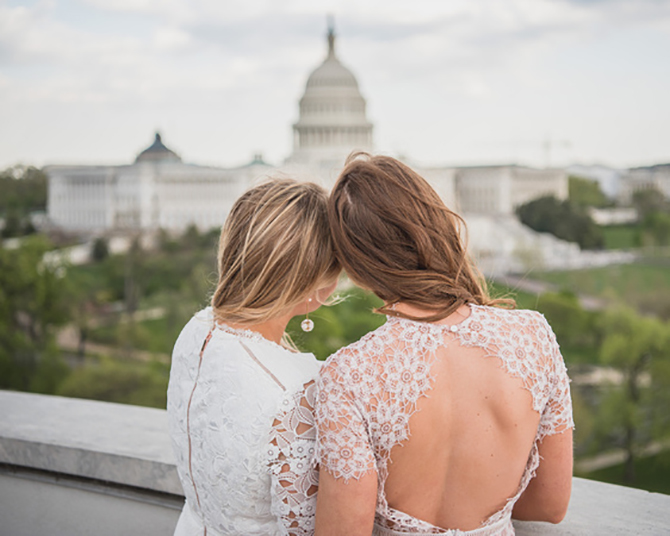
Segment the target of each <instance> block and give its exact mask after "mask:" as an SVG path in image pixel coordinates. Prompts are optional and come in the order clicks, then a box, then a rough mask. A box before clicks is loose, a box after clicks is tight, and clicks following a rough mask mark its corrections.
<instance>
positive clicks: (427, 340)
mask: <svg viewBox="0 0 670 536" xmlns="http://www.w3.org/2000/svg"><path fill="white" fill-rule="evenodd" d="M469 308H470V315H469V316H468V317H467V318H466V319H465V320H464V321H462V322H461V323H459V324H455V325H451V326H449V325H443V324H431V323H425V322H415V321H411V320H405V319H401V318H395V317H390V318H389V319H388V321H387V322H386V324H384V325H383V326H381V327H380V328H379V329H377V330H376V331H373V332H371V333H369V334H368V335H366V336H365V337H363V338H362V339H361V340H360V341H358V342H356V343H354V344H352V345H350V346H348V347H346V348H343V349H342V350H340V351H339V352H337V353H336V354H334V355H332V356H331V357H330V358H329V359H328V361H327V364H326V365H325V366H324V367H323V368H322V370H321V373H320V377H319V380H318V382H317V401H316V404H317V406H316V411H315V418H316V424H317V430H318V431H317V435H318V439H317V458H318V459H319V463H321V464H323V466H324V467H325V468H326V469H327V470H328V471H329V472H330V473H331V474H332V475H333V476H334V477H336V478H342V479H344V480H348V479H351V478H355V479H358V478H360V477H361V476H363V475H364V474H366V473H368V472H370V471H372V470H374V471H376V473H377V479H378V488H377V489H378V496H377V506H376V516H375V528H374V534H377V535H400V534H443V535H447V534H448V535H463V534H467V535H468V536H475V535H476V536H485V535H486V536H491V535H513V534H514V527H513V526H512V521H511V516H512V509H513V507H514V504H515V502H516V501H517V500H518V498H519V497H520V496H521V494H522V493H523V491H524V490H525V489H526V487H527V485H528V483H529V482H530V480H531V479H532V478H533V476H534V474H535V470H536V469H537V467H538V465H539V463H540V457H539V454H538V442H539V441H540V440H541V439H542V438H543V437H545V436H547V435H550V434H556V433H559V432H563V431H565V430H567V429H568V428H572V427H574V424H573V420H572V405H571V401H570V389H569V379H568V376H567V371H566V368H565V364H564V362H563V358H562V357H561V354H560V352H559V349H558V344H557V343H556V338H555V336H554V333H553V331H552V330H551V328H550V327H549V325H548V324H547V322H546V320H545V319H544V317H543V316H542V315H541V314H539V313H537V312H534V311H525V310H506V309H499V308H495V307H485V306H475V305H471V306H469ZM449 345H461V346H462V347H470V348H479V349H481V350H482V352H481V355H482V356H483V357H485V358H495V359H498V360H499V363H500V365H501V367H502V369H503V370H504V371H505V372H506V373H507V374H508V375H511V376H512V377H514V378H518V379H519V380H521V384H522V385H523V387H524V388H525V389H527V390H528V391H529V392H530V393H531V395H532V407H533V410H535V411H536V412H538V413H539V415H540V417H539V425H538V428H537V433H536V435H535V441H534V443H533V446H532V448H531V449H530V452H529V453H528V461H527V463H526V466H525V470H524V471H523V474H522V475H521V478H520V481H519V485H518V489H517V491H516V494H514V496H512V497H510V498H508V500H507V501H506V503H505V505H504V507H503V508H501V509H500V510H499V511H497V512H495V513H493V514H492V515H491V516H490V517H488V518H487V519H486V520H484V522H483V523H482V525H481V526H480V527H479V528H477V529H474V530H469V531H460V530H458V529H448V528H441V527H436V526H434V525H432V524H430V523H427V522H425V521H422V520H420V519H416V518H414V517H412V516H410V515H408V514H406V513H404V512H401V511H398V510H395V509H393V508H391V507H390V506H389V505H388V503H387V499H386V494H385V490H384V487H385V482H386V479H387V476H388V474H389V462H390V457H391V449H392V448H393V447H395V446H397V445H402V444H403V443H406V442H407V441H408V440H409V439H410V429H409V421H410V417H411V416H412V415H413V414H414V413H415V412H416V410H417V402H418V401H419V399H421V398H422V397H425V396H429V392H430V389H431V387H432V385H433V376H432V374H431V366H432V365H433V364H434V360H435V354H436V351H438V350H439V349H441V348H445V347H446V346H449Z"/></svg>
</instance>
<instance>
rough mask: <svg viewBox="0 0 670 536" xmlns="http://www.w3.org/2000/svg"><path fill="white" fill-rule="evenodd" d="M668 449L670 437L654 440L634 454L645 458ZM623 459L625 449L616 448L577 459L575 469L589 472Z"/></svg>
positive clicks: (615, 463) (624, 458)
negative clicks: (663, 439)
mask: <svg viewBox="0 0 670 536" xmlns="http://www.w3.org/2000/svg"><path fill="white" fill-rule="evenodd" d="M668 449H670V439H666V440H665V441H654V442H653V443H651V444H649V445H647V446H646V447H644V448H642V449H640V451H639V452H637V454H636V456H637V457H639V458H647V457H649V456H654V455H656V454H658V453H659V452H663V451H666V450H668ZM624 461H626V451H625V450H623V449H617V450H612V451H608V452H603V453H601V454H597V455H595V456H592V457H590V458H584V459H582V460H579V461H578V462H576V463H575V470H576V471H578V472H580V473H590V472H591V471H597V470H598V469H605V468H606V467H611V466H613V465H619V464H620V463H623V462H624Z"/></svg>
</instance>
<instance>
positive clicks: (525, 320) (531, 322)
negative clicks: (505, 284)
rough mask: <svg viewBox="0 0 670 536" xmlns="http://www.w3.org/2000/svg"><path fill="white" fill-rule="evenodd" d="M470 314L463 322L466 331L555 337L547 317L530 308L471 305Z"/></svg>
mask: <svg viewBox="0 0 670 536" xmlns="http://www.w3.org/2000/svg"><path fill="white" fill-rule="evenodd" d="M470 308H471V311H472V314H471V315H470V316H469V317H468V318H467V319H466V320H465V321H464V322H463V327H465V328H467V330H468V331H478V330H482V329H483V330H486V331H493V332H498V333H499V334H500V335H503V336H507V335H510V336H515V335H521V334H525V335H528V336H531V337H533V336H538V337H540V338H549V339H552V338H553V339H555V337H554V332H553V330H552V329H551V326H550V325H549V322H547V319H546V318H545V317H544V315H543V314H542V313H540V312H539V311H534V310H532V309H506V308H502V307H493V306H488V305H471V306H470Z"/></svg>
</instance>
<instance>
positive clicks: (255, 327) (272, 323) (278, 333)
mask: <svg viewBox="0 0 670 536" xmlns="http://www.w3.org/2000/svg"><path fill="white" fill-rule="evenodd" d="M291 317H292V315H290V314H289V315H284V316H280V317H276V318H272V319H270V320H266V321H265V322H260V323H258V324H251V325H249V324H244V325H243V324H235V323H232V322H226V324H227V325H228V326H230V327H231V328H234V329H247V330H249V331H253V332H255V333H258V334H259V335H261V336H262V337H263V338H264V339H267V340H269V341H272V342H275V343H277V344H281V340H282V337H283V336H284V332H285V331H286V326H287V325H288V321H289V320H291Z"/></svg>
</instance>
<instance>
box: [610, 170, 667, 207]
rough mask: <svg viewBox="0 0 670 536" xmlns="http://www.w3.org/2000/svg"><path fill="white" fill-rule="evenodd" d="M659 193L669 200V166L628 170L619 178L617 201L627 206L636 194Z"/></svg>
mask: <svg viewBox="0 0 670 536" xmlns="http://www.w3.org/2000/svg"><path fill="white" fill-rule="evenodd" d="M646 190H651V191H656V192H660V193H661V194H663V195H664V196H665V198H666V199H670V164H659V165H657V166H648V167H639V168H632V169H629V170H628V171H627V172H625V173H624V174H623V175H622V176H621V181H620V189H619V195H618V201H619V203H621V204H624V205H628V204H630V203H631V202H632V200H633V196H634V195H635V193H636V192H643V191H646Z"/></svg>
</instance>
